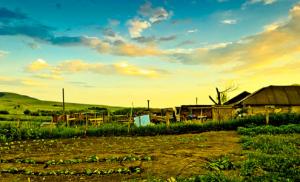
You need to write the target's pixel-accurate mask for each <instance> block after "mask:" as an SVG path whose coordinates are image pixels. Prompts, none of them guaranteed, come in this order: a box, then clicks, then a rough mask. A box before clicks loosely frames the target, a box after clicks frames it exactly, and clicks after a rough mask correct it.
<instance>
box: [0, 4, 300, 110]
mask: <svg viewBox="0 0 300 182" xmlns="http://www.w3.org/2000/svg"><path fill="white" fill-rule="evenodd" d="M299 32H300V1H299V0H184V1H183V0H182V1H178V0H152V1H150V0H146V1H145V0H26V1H24V0H0V91H6V92H15V93H20V94H24V95H29V96H32V97H36V98H39V99H42V100H54V101H60V100H61V89H62V88H65V97H66V101H67V102H76V103H90V104H105V105H114V106H131V105H132V103H133V104H134V106H146V105H147V100H148V99H149V100H150V102H151V106H152V107H174V106H178V105H183V104H195V100H196V99H195V98H196V97H197V98H198V104H213V103H212V102H211V101H210V100H209V98H208V96H209V95H212V96H213V97H215V95H216V94H215V88H216V87H218V88H219V89H220V90H222V89H226V88H228V87H235V88H237V89H236V90H235V91H233V92H230V93H229V95H228V96H229V98H230V97H234V96H235V95H236V94H238V93H240V92H242V91H249V92H254V91H256V90H258V89H260V88H261V87H265V86H268V85H291V84H299V80H300V33H299Z"/></svg>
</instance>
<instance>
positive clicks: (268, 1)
mask: <svg viewBox="0 0 300 182" xmlns="http://www.w3.org/2000/svg"><path fill="white" fill-rule="evenodd" d="M277 1H278V0H248V1H246V2H245V3H244V4H243V5H242V9H244V8H246V7H247V6H249V5H253V4H258V3H261V4H264V5H271V4H274V3H276V2H277Z"/></svg>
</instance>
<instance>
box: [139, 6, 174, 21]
mask: <svg viewBox="0 0 300 182" xmlns="http://www.w3.org/2000/svg"><path fill="white" fill-rule="evenodd" d="M138 13H139V14H140V15H142V16H143V17H146V18H149V21H150V22H151V23H158V22H161V21H164V20H167V19H168V18H170V17H171V16H172V12H168V11H167V10H166V9H165V8H163V7H156V8H153V7H152V4H151V2H149V1H147V2H146V3H145V4H143V5H142V6H141V7H140V9H139V11H138Z"/></svg>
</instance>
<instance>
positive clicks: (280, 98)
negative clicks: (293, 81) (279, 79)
mask: <svg viewBox="0 0 300 182" xmlns="http://www.w3.org/2000/svg"><path fill="white" fill-rule="evenodd" d="M237 104H239V105H256V106H259V105H261V106H262V105H281V106H300V86H296V85H292V86H272V85H271V86H268V87H264V88H262V89H260V90H258V91H256V92H254V93H253V94H251V95H249V96H247V97H246V98H244V99H243V100H241V101H240V102H238V103H237Z"/></svg>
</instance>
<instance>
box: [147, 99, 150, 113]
mask: <svg viewBox="0 0 300 182" xmlns="http://www.w3.org/2000/svg"><path fill="white" fill-rule="evenodd" d="M147 103H148V111H150V100H147Z"/></svg>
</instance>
